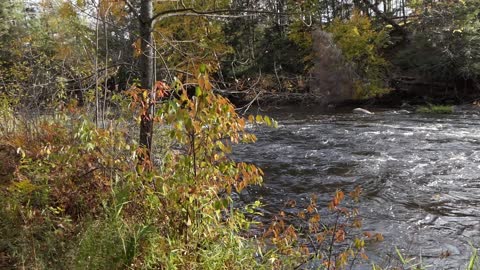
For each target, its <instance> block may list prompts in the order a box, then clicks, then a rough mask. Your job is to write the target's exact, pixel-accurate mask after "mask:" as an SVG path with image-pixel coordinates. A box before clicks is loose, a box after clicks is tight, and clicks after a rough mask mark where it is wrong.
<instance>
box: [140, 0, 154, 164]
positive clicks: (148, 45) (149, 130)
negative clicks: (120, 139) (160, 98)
mask: <svg viewBox="0 0 480 270" xmlns="http://www.w3.org/2000/svg"><path fill="white" fill-rule="evenodd" d="M139 15H140V38H141V51H142V53H141V55H140V73H141V84H142V88H144V89H147V90H148V91H149V100H150V104H149V105H148V106H149V107H148V111H147V113H146V114H144V115H142V117H141V121H140V140H139V143H140V146H141V147H144V148H145V149H146V151H147V152H146V156H145V157H141V158H142V159H144V160H145V159H150V153H151V151H152V135H153V117H154V115H153V114H154V103H153V102H154V100H155V91H154V89H153V77H154V74H153V63H154V48H153V38H152V30H153V25H152V17H153V3H152V0H142V2H141V6H140V14H139Z"/></svg>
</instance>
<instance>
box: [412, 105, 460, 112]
mask: <svg viewBox="0 0 480 270" xmlns="http://www.w3.org/2000/svg"><path fill="white" fill-rule="evenodd" d="M416 111H417V113H425V114H451V113H453V106H451V105H431V104H430V105H428V106H420V107H418V108H417V110H416Z"/></svg>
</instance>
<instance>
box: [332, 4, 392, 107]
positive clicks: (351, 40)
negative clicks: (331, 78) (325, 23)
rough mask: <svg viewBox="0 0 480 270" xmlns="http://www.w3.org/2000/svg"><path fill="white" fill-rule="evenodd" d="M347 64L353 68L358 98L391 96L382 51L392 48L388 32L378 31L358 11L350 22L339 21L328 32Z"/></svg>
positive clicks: (386, 64) (335, 21) (385, 62)
mask: <svg viewBox="0 0 480 270" xmlns="http://www.w3.org/2000/svg"><path fill="white" fill-rule="evenodd" d="M327 31H328V32H330V33H331V34H332V35H333V39H334V41H335V42H336V44H337V46H339V48H340V49H341V50H342V53H343V56H344V57H345V60H346V61H347V63H349V64H350V65H352V66H353V69H354V71H355V72H356V73H357V75H358V78H357V79H356V81H355V88H356V96H357V98H370V97H375V96H379V95H382V94H384V93H386V92H388V89H387V87H386V71H387V68H388V66H389V64H388V62H387V61H386V60H385V59H384V58H383V57H382V56H381V54H380V51H381V49H383V48H384V47H385V46H386V45H387V44H388V40H389V39H388V34H387V32H386V31H383V30H382V31H375V30H374V29H373V27H372V25H371V22H370V20H369V18H368V17H366V16H363V15H361V14H360V13H359V12H358V11H355V12H354V14H353V15H352V17H351V18H350V19H349V20H347V21H341V20H340V19H336V20H334V21H333V23H332V24H331V25H330V26H329V27H328V28H327Z"/></svg>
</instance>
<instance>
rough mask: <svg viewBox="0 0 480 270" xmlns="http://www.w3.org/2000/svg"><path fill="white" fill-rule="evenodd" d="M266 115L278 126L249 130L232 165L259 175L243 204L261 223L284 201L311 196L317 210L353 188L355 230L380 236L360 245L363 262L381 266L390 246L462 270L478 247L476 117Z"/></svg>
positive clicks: (479, 139)
mask: <svg viewBox="0 0 480 270" xmlns="http://www.w3.org/2000/svg"><path fill="white" fill-rule="evenodd" d="M266 114H267V115H271V116H273V117H274V118H275V119H276V120H277V121H278V122H279V127H278V128H277V129H271V128H266V127H260V128H254V129H253V130H252V131H253V132H254V133H255V134H256V135H257V137H258V142H257V143H255V144H252V145H242V146H240V147H237V148H236V149H235V151H236V154H235V156H236V157H237V158H239V159H241V160H245V161H248V162H253V163H255V164H257V165H258V166H260V167H261V168H262V169H263V170H264V172H265V183H264V186H263V187H261V188H256V189H252V190H251V191H250V193H252V194H253V196H252V194H247V195H242V199H243V200H245V201H249V200H252V198H253V199H258V198H259V199H260V200H261V201H262V202H263V203H264V204H265V206H264V207H263V209H262V211H264V212H265V213H266V215H267V216H268V215H274V214H277V213H278V211H280V209H282V208H284V205H285V202H286V201H287V200H289V199H294V200H297V201H306V200H308V199H309V198H310V196H311V195H312V194H315V195H317V196H318V197H319V200H320V204H321V203H322V201H323V202H324V204H323V205H326V202H327V201H328V200H329V199H330V198H331V196H332V195H333V193H334V192H335V190H336V189H343V190H345V191H349V190H353V189H354V188H355V187H356V186H358V185H360V186H362V188H363V197H362V198H361V202H360V214H361V216H362V218H363V230H366V231H376V232H379V233H382V234H383V236H384V238H385V240H384V241H383V242H379V243H374V244H372V245H370V246H369V247H368V253H369V256H370V258H371V259H373V260H375V261H376V262H377V263H380V264H381V263H383V264H388V260H389V259H388V258H389V256H396V255H395V247H397V248H398V249H399V250H401V251H402V253H403V254H404V255H405V256H408V255H412V256H413V255H415V256H416V257H417V258H418V257H419V256H421V257H422V261H423V263H424V265H431V268H430V269H465V266H466V265H467V263H468V258H469V257H470V255H471V254H472V251H473V248H472V247H471V246H470V243H471V244H473V245H474V246H476V247H479V246H480V174H479V172H480V115H479V114H477V112H475V111H463V112H457V113H455V114H451V115H442V116H440V115H436V116H432V115H421V114H415V113H409V112H407V111H393V110H385V111H380V112H376V113H375V114H374V115H356V114H352V113H350V112H347V113H345V112H344V113H335V114H325V113H320V112H315V111H299V110H298V109H297V110H295V109H283V110H281V111H279V112H273V113H266ZM299 205H301V204H299ZM358 268H364V267H362V266H359V267H358ZM370 269H371V267H370Z"/></svg>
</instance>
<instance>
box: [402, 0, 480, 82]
mask: <svg viewBox="0 0 480 270" xmlns="http://www.w3.org/2000/svg"><path fill="white" fill-rule="evenodd" d="M420 4H421V3H420ZM420 4H417V6H416V7H417V9H420V7H421V6H422V5H420ZM418 12H422V11H421V10H419V11H418ZM478 14H480V4H479V3H478V1H458V2H438V3H433V4H432V5H431V9H430V10H425V12H423V13H422V14H421V16H420V19H419V20H417V21H415V22H414V24H412V28H413V30H414V35H413V38H412V42H411V43H410V44H409V45H408V46H406V47H405V48H404V49H403V50H401V51H400V52H399V53H398V54H397V56H396V60H395V63H396V64H397V65H398V66H400V67H401V68H403V69H405V70H408V71H413V72H415V73H417V74H420V75H422V76H424V77H426V78H428V79H432V80H436V81H443V82H448V83H450V82H452V81H454V80H458V79H462V80H473V81H478V77H479V75H480V65H479V63H480V45H479V44H480V34H479V32H478V28H479V27H480V22H479V20H478Z"/></svg>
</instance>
